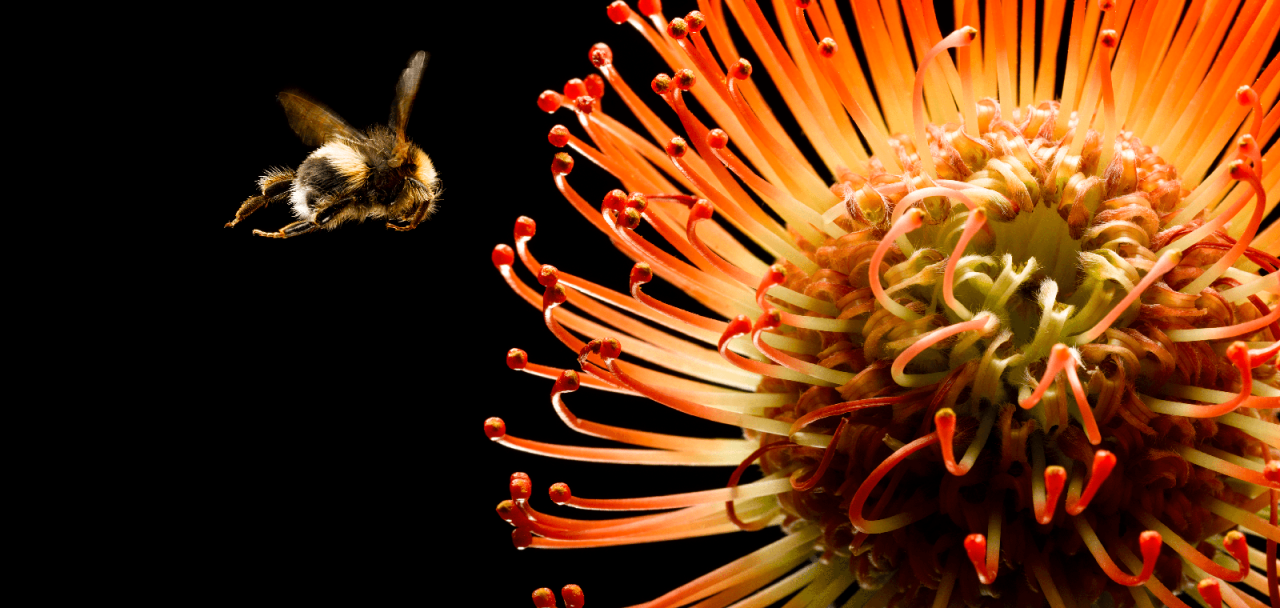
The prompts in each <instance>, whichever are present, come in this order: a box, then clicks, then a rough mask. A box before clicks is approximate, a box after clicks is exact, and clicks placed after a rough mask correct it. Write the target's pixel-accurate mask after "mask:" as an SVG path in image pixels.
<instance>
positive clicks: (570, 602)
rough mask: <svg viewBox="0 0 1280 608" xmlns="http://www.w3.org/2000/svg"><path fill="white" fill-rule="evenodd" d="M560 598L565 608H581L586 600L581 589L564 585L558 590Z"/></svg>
mask: <svg viewBox="0 0 1280 608" xmlns="http://www.w3.org/2000/svg"><path fill="white" fill-rule="evenodd" d="M560 597H562V598H564V606H565V608H582V605H583V604H584V603H585V602H586V598H585V597H584V596H583V594H582V587H579V586H577V585H565V586H564V587H562V588H561V589H560Z"/></svg>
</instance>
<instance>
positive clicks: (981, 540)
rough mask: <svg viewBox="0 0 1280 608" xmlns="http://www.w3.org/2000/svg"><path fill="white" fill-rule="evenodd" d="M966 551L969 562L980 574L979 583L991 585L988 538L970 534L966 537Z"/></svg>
mask: <svg viewBox="0 0 1280 608" xmlns="http://www.w3.org/2000/svg"><path fill="white" fill-rule="evenodd" d="M964 551H965V553H966V554H968V555H969V562H970V563H972V564H973V569H974V570H975V571H977V573H978V582H980V583H982V584H984V585H990V584H991V582H992V581H991V573H990V572H987V537H986V536H984V535H982V534H970V535H968V536H966V537H964Z"/></svg>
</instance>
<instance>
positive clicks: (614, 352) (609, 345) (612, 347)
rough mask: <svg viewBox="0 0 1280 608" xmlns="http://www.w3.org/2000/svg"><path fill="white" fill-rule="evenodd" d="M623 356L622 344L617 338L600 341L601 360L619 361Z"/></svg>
mask: <svg viewBox="0 0 1280 608" xmlns="http://www.w3.org/2000/svg"><path fill="white" fill-rule="evenodd" d="M621 356H622V343H621V342H619V341H618V340H617V338H605V339H603V340H601V341H600V358H601V359H606V360H608V359H617V358H618V357H621Z"/></svg>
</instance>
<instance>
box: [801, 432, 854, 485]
mask: <svg viewBox="0 0 1280 608" xmlns="http://www.w3.org/2000/svg"><path fill="white" fill-rule="evenodd" d="M848 423H849V419H848V418H841V419H840V424H837V425H836V430H835V432H833V433H832V434H831V445H829V446H827V448H826V449H825V450H823V451H822V461H821V462H819V463H818V468H816V469H814V470H813V472H812V473H810V474H809V477H808V478H807V479H805V480H804V481H801V482H797V481H796V478H795V477H792V478H791V488H792V489H793V490H795V491H797V492H808V491H809V490H812V489H813V488H814V486H816V485H818V481H820V480H821V479H822V475H823V474H824V473H826V472H827V467H829V466H831V459H832V458H833V457H834V456H835V453H836V446H837V445H839V444H840V434H841V433H843V432H844V428H845V426H846V425H847V424H848Z"/></svg>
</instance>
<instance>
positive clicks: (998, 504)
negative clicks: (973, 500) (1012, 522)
mask: <svg viewBox="0 0 1280 608" xmlns="http://www.w3.org/2000/svg"><path fill="white" fill-rule="evenodd" d="M990 502H993V503H995V506H994V508H992V509H991V510H990V512H989V513H988V515H987V534H986V535H985V536H984V535H982V534H970V535H969V536H966V537H965V539H964V550H965V553H966V554H967V555H968V556H969V562H970V563H972V564H973V569H974V570H975V571H977V573H978V582H980V583H982V584H984V585H990V584H992V583H994V582H996V575H997V574H999V572H1000V523H1001V521H1003V519H1004V498H1003V497H1002V496H1000V494H999V493H997V494H996V495H993V496H992V499H991V500H990ZM988 538H989V539H990V542H988V540H987V539H988Z"/></svg>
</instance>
